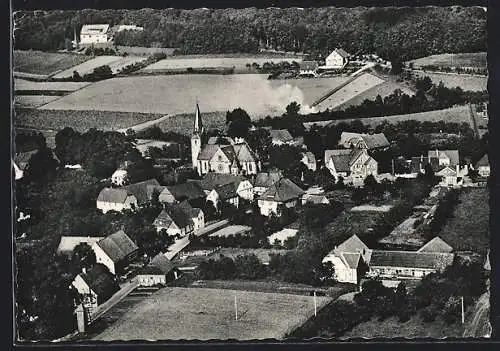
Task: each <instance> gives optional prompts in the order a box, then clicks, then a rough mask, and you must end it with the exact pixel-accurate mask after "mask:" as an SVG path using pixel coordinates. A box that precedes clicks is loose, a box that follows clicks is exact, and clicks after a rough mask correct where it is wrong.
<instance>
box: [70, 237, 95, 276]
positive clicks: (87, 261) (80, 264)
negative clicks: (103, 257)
mask: <svg viewBox="0 0 500 351" xmlns="http://www.w3.org/2000/svg"><path fill="white" fill-rule="evenodd" d="M71 260H72V263H73V265H74V266H75V268H76V269H77V271H81V270H82V268H86V269H89V268H91V267H92V266H93V265H94V264H95V263H96V257H95V253H94V251H93V250H92V248H91V247H90V246H89V245H88V244H87V243H80V244H78V245H76V246H75V248H74V249H73V255H72V258H71Z"/></svg>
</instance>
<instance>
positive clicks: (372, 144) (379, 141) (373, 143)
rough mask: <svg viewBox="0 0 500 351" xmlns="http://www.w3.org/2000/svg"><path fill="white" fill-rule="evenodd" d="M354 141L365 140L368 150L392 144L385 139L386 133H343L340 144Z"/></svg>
mask: <svg viewBox="0 0 500 351" xmlns="http://www.w3.org/2000/svg"><path fill="white" fill-rule="evenodd" d="M352 139H358V140H359V139H361V140H363V141H364V142H365V144H366V146H367V147H368V149H376V148H381V147H388V146H390V143H389V141H388V140H387V138H386V137H385V135H384V133H378V134H363V133H352V132H342V134H341V135H340V141H339V144H342V145H345V144H347V143H350V142H352Z"/></svg>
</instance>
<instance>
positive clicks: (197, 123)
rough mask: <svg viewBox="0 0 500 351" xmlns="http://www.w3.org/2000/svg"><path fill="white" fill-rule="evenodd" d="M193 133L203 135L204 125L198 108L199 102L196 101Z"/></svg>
mask: <svg viewBox="0 0 500 351" xmlns="http://www.w3.org/2000/svg"><path fill="white" fill-rule="evenodd" d="M193 132H194V133H195V134H202V133H203V124H202V123H201V114H200V107H199V106H198V101H196V115H195V117H194V128H193Z"/></svg>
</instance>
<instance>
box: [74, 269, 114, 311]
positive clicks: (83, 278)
mask: <svg viewBox="0 0 500 351" xmlns="http://www.w3.org/2000/svg"><path fill="white" fill-rule="evenodd" d="M70 288H73V289H75V290H76V291H78V294H79V295H80V299H81V301H82V304H83V306H84V307H85V308H86V310H87V311H88V312H89V313H92V312H93V311H94V310H95V309H96V308H97V307H98V306H99V305H101V304H102V303H104V302H106V301H107V300H108V299H109V298H110V297H111V296H113V295H114V294H115V293H116V292H117V291H118V290H120V287H119V285H118V283H117V282H116V280H115V278H114V276H113V274H111V273H110V271H109V270H108V268H107V267H106V266H105V265H103V264H100V263H98V264H96V265H94V266H93V267H92V268H90V269H88V270H86V269H85V268H84V269H83V271H82V273H80V274H78V275H77V276H76V277H75V279H74V280H73V282H72V283H71V287H70Z"/></svg>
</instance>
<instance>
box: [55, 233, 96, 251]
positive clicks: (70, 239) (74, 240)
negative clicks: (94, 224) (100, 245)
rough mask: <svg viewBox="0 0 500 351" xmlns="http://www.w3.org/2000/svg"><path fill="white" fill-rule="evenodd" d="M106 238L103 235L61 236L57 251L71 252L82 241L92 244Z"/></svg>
mask: <svg viewBox="0 0 500 351" xmlns="http://www.w3.org/2000/svg"><path fill="white" fill-rule="evenodd" d="M102 239H104V237H102V236H61V240H60V241H59V246H58V247H57V251H56V252H57V253H71V252H72V251H73V249H74V248H75V247H77V246H78V245H79V244H81V243H86V244H88V245H89V246H92V244H93V243H95V242H98V241H99V240H102Z"/></svg>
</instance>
